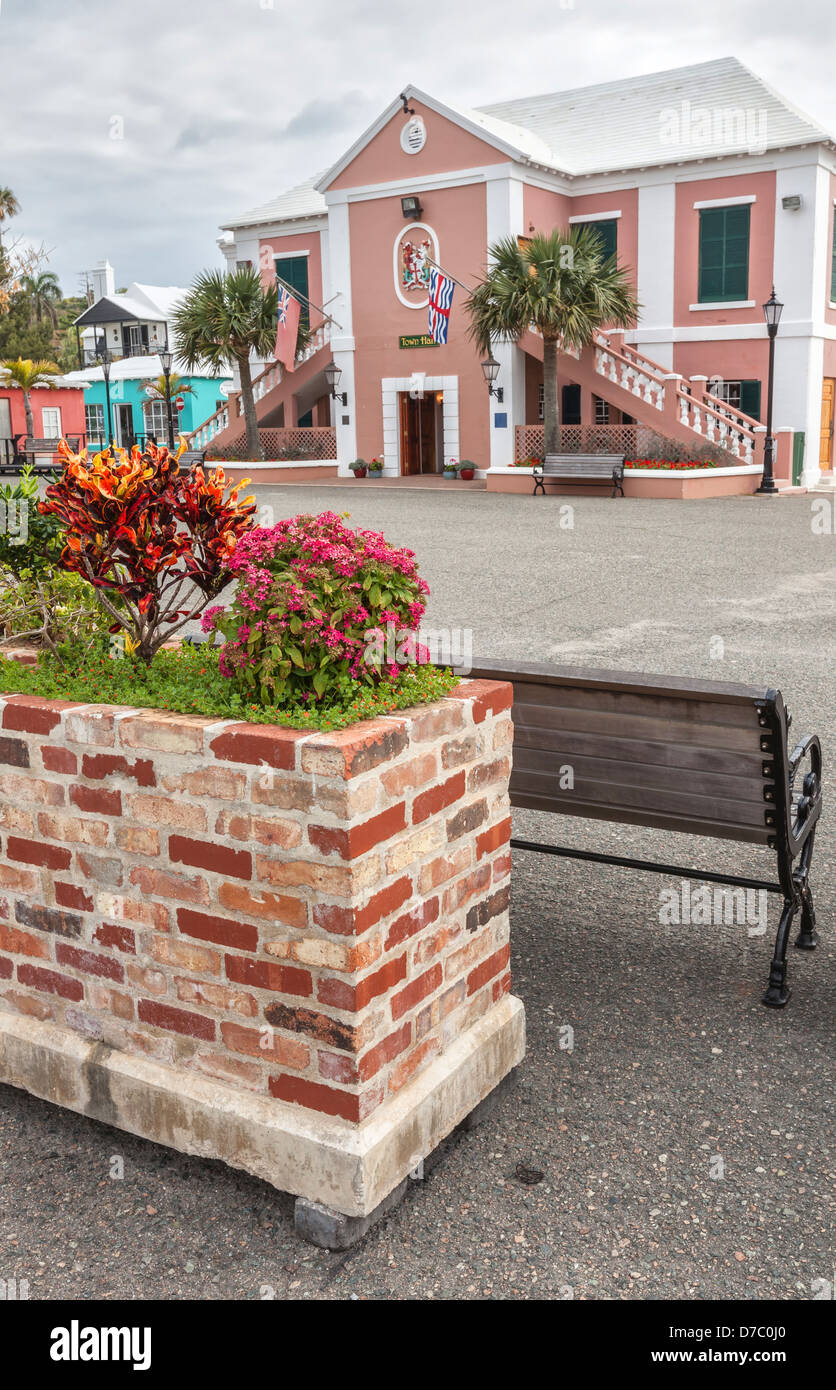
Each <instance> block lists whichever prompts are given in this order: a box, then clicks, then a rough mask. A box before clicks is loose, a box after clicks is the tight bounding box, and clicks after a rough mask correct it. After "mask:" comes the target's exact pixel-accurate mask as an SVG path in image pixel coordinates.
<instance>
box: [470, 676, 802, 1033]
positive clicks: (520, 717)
mask: <svg viewBox="0 0 836 1390" xmlns="http://www.w3.org/2000/svg"><path fill="white" fill-rule="evenodd" d="M471 674H472V676H473V678H475V679H479V678H483V679H488V680H507V681H510V682H511V683H512V684H513V687H514V707H513V720H514V744H513V771H512V774H511V805H512V806H518V807H525V808H528V809H532V810H537V811H553V812H556V813H558V814H560V815H567V816H577V817H589V818H591V819H594V820H605V821H613V822H615V823H616V824H627V825H646V826H652V827H655V828H657V829H660V830H676V831H679V832H681V833H683V834H686V835H705V836H710V837H712V838H714V839H718V840H737V841H745V842H746V843H748V844H753V845H760V846H762V847H763V848H764V849H766V850H769V851H771V852H772V853H773V854H774V855H775V857H776V860H777V882H775V881H774V880H764V879H755V878H745V877H739V876H734V875H729V874H727V873H725V872H719V871H718V872H708V871H704V870H698V869H686V868H680V867H677V866H675V865H670V864H661V863H655V862H651V861H648V860H639V859H630V858H625V857H621V856H618V855H612V854H599V853H597V852H593V851H588V850H575V849H568V848H559V847H557V846H554V845H545V844H538V843H534V842H531V841H528V840H519V839H512V840H511V844H512V846H513V847H515V848H517V849H525V850H537V851H540V852H542V853H544V854H556V855H562V856H564V857H567V858H570V859H587V860H592V861H594V862H595V863H600V864H615V865H619V866H621V867H624V868H630V869H647V870H651V871H652V872H654V873H662V874H674V875H677V876H679V877H683V878H694V879H700V880H705V881H707V882H709V883H728V884H732V885H734V886H736V887H739V888H744V889H755V890H765V891H766V892H768V893H778V894H780V895H781V897H782V898H783V908H782V911H781V918H780V922H779V925H778V932H777V936H776V939H775V949H774V952H773V957H772V963H771V967H770V972H769V984H768V987H767V990H766V993H765V994H764V996H763V1002H764V1004H767V1005H769V1006H770V1007H772V1008H783V1007H784V1005H785V1004H786V1003H787V1001H788V999H789V997H790V991H789V989H788V988H787V982H786V977H787V964H786V955H787V942H788V939H789V934H790V930H791V927H792V923H793V919H794V918H795V916H796V914H797V913H800V914H801V916H800V929H799V934H798V937H797V938H796V941H795V945H796V946H798V947H800V948H801V949H802V950H808V951H809V950H812V949H813V948H814V947H815V945H816V942H817V936H816V932H815V911H814V908H813V897H812V893H811V890H810V885H809V874H810V863H811V859H812V855H813V841H814V838H815V833H816V825H817V822H818V820H819V817H820V815H821V809H822V792H821V764H822V759H821V745H820V743H819V740H818V737H817V736H816V735H815V734H807V735H805V736H804V737H803V738H802V739H800V740H799V741H798V743H797V744H796V745H795V747H794V748H793V749H792V751H789V750H790V744H789V743H788V738H787V735H788V731H789V726H790V722H791V721H790V717H789V715H788V713H787V710H786V708H785V706H784V701H783V699H782V696H781V693H780V691H778V690H774V689H768V688H766V687H759V686H747V685H733V684H723V683H717V682H710V681H697V680H689V679H677V678H675V677H670V676H646V675H641V674H634V673H631V672H625V671H598V670H585V669H583V668H581V667H566V666H543V665H522V666H511V665H509V664H508V663H507V662H499V661H497V662H494V661H485V662H481V663H479V664H478V665H477V666H476V667H475V668H474V670H473V671H472V673H471Z"/></svg>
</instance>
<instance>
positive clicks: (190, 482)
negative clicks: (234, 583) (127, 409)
mask: <svg viewBox="0 0 836 1390" xmlns="http://www.w3.org/2000/svg"><path fill="white" fill-rule="evenodd" d="M184 447H185V446H184V445H182V446H181V448H180V450H179V451H178V452H177V453H176V454H172V453H170V452H169V450H168V449H166V448H158V447H157V446H156V445H154V444H148V445H146V447H145V449H144V450H143V449H140V447H139V446H138V445H134V447H133V448H132V449H131V450H130V451H128V450H127V449H122V448H118V447H116V446H111V447H109V448H107V449H104V450H102V451H101V453H97V454H94V455H93V456H92V457H88V455H87V451H86V449H85V450H82V451H81V453H78V454H75V453H73V452H72V450H71V449H70V447H69V445H68V444H67V443H66V441H64V440H62V441H61V443H60V445H59V454H60V456H61V462H62V465H63V471H62V473H61V476H60V477H59V478H58V479H57V481H56V482H54V483H52V484H51V485H50V486H49V487H48V488H47V489H46V494H45V497H44V500H43V501H42V502H40V503H39V510H40V512H41V513H42V514H43V515H44V516H50V515H51V516H54V517H57V518H58V520H59V521H60V522H61V523H62V525H63V526H64V528H65V531H66V537H65V545H64V548H63V550H62V552H61V564H62V565H63V567H64V568H65V569H67V570H70V571H75V572H76V573H78V574H80V575H83V576H84V577H85V578H86V579H88V580H89V581H90V583H91V584H92V585H93V587H94V589H95V591H96V596H97V598H98V601H99V603H100V604H101V605H102V607H103V608H104V609H105V610H106V612H107V613H108V614H109V616H110V617H111V618H112V620H113V626H112V627H111V632H114V633H116V632H120V631H122V632H124V633H125V635H126V637H127V639H128V641H129V644H130V647H131V650H132V651H134V653H135V655H136V657H137V658H138V659H140V660H142V661H145V662H146V663H150V662H151V660H152V658H153V656H154V654H155V653H156V652H157V651H159V649H160V647H161V646H162V645H163V644H164V643H165V642H166V641H168V640H169V638H170V637H171V636H173V634H174V633H176V632H178V631H179V629H180V628H182V627H183V626H185V624H186V623H188V622H190V621H191V620H193V619H194V618H196V617H198V616H199V615H200V613H202V612H203V609H204V608H205V607H206V605H207V604H208V603H209V602H210V601H211V600H212V599H213V598H216V597H217V595H218V594H219V593H220V592H221V590H222V589H223V588H224V587H225V586H226V585H227V584H228V583H229V582H230V580H231V578H232V575H231V572H230V569H229V560H230V556H231V555H232V552H233V550H234V549H235V546H236V545H237V543H238V541H239V540H240V539H241V537H242V536H243V535H244V534H245V532H246V531H248V530H249V528H250V527H251V525H252V522H253V515H254V513H255V510H256V505H255V500H254V499H253V498H252V497H245V498H243V499H242V498H240V495H239V494H240V489H241V488H242V487H244V486H246V483H245V482H242V483H239V484H237V485H227V483H226V480H225V477H224V472H223V469H222V468H215V469H214V470H212V471H210V472H209V473H206V472H204V470H203V468H201V467H199V466H198V467H195V468H193V469H192V470H191V471H190V472H181V470H180V464H179V457H180V453H182V451H183V448H184Z"/></svg>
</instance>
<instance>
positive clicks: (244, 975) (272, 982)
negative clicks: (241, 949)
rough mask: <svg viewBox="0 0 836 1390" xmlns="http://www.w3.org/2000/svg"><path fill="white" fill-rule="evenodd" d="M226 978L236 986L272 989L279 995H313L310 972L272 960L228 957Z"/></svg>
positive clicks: (304, 996) (303, 996) (305, 996)
mask: <svg viewBox="0 0 836 1390" xmlns="http://www.w3.org/2000/svg"><path fill="white" fill-rule="evenodd" d="M226 978H227V979H228V980H231V981H232V982H233V983H234V984H236V985H247V986H249V988H250V989H270V990H274V991H275V993H277V994H298V995H300V996H302V998H307V997H308V996H310V995H311V994H312V993H313V980H312V979H311V973H310V971H309V970H299V969H297V968H296V967H294V966H292V965H280V964H279V963H278V962H277V961H272V960H251V959H249V958H248V957H247V956H227V957H226Z"/></svg>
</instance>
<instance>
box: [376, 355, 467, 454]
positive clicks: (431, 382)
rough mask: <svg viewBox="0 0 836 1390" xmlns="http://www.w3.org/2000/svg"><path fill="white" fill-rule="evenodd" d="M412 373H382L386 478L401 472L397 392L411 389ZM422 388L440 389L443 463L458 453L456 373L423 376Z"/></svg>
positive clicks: (457, 382) (457, 389)
mask: <svg viewBox="0 0 836 1390" xmlns="http://www.w3.org/2000/svg"><path fill="white" fill-rule="evenodd" d="M412 387H413V379H412V377H411V376H384V377H382V378H381V382H380V391H381V399H382V406H383V463H384V468H383V474H384V477H387V478H399V477H400V476H401V437H400V436H401V431H400V420H399V418H398V395H399V394H400V392H401V391H411V390H412ZM423 389H424V390H425V391H427V392H430V391H442V392H443V393H444V401H443V404H442V407H441V409H442V425H443V430H444V460H443V461H444V463H446V462H447V460H448V459H457V458H458V457H459V378H458V377H457V376H425V377H424V382H423Z"/></svg>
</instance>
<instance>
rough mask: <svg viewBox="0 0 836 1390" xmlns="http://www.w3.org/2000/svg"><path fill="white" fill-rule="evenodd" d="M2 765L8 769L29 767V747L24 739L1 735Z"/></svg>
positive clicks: (0, 759) (0, 758)
mask: <svg viewBox="0 0 836 1390" xmlns="http://www.w3.org/2000/svg"><path fill="white" fill-rule="evenodd" d="M0 763H4V764H5V765H6V766H7V767H29V745H28V743H27V742H26V740H25V739H22V738H6V737H5V735H2V734H0Z"/></svg>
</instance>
